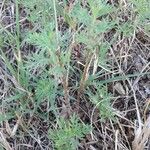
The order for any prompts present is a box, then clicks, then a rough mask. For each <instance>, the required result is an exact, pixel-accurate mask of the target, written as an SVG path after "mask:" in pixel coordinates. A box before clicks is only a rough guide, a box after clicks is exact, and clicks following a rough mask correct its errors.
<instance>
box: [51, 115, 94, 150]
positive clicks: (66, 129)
mask: <svg viewBox="0 0 150 150" xmlns="http://www.w3.org/2000/svg"><path fill="white" fill-rule="evenodd" d="M90 131H91V128H90V126H88V125H85V124H84V123H81V122H80V121H79V118H78V117H77V116H76V115H73V116H72V117H71V118H70V119H69V120H65V119H64V118H60V119H57V127H56V128H55V129H50V130H49V138H50V139H52V140H53V142H54V147H55V149H57V150H63V149H65V150H76V149H77V148H78V146H79V140H82V139H83V138H84V136H85V135H86V134H88V133H89V132H90Z"/></svg>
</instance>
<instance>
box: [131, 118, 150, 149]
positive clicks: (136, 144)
mask: <svg viewBox="0 0 150 150" xmlns="http://www.w3.org/2000/svg"><path fill="white" fill-rule="evenodd" d="M149 137H150V116H149V117H148V119H147V120H146V122H145V123H144V127H143V129H142V131H141V133H140V134H139V136H136V134H135V139H134V141H133V150H144V147H145V144H146V142H147V140H148V138H149Z"/></svg>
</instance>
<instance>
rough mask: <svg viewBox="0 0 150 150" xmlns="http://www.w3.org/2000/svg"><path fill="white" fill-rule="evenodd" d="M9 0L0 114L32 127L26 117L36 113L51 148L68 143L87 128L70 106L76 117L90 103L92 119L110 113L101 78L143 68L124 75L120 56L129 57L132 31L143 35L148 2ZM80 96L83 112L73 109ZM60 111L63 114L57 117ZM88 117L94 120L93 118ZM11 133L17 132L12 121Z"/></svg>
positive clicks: (74, 144) (71, 149) (1, 47)
mask: <svg viewBox="0 0 150 150" xmlns="http://www.w3.org/2000/svg"><path fill="white" fill-rule="evenodd" d="M12 3H13V2H12ZM12 3H11V2H10V1H8V0H4V1H3V3H2V4H3V5H4V6H6V7H7V5H11V4H12ZM13 4H15V5H12V6H11V8H12V10H13V8H15V9H14V10H15V11H14V16H13V17H12V20H14V21H15V22H13V23H12V24H10V25H8V26H6V27H5V24H0V27H1V29H0V59H1V60H0V65H1V61H2V64H4V66H3V67H2V73H4V76H5V75H6V77H3V76H2V79H3V78H4V79H3V80H5V81H6V80H7V84H5V86H6V88H5V89H4V90H3V88H2V90H1V91H2V92H3V91H4V93H5V90H6V89H7V88H8V87H7V86H8V85H9V88H8V93H7V92H6V93H5V94H4V96H3V98H2V100H1V101H0V103H1V106H0V111H1V110H2V113H1V112H0V122H4V125H5V122H7V121H9V120H11V119H12V120H13V119H14V120H17V119H18V118H21V119H20V120H21V121H20V122H19V123H20V124H19V123H18V124H19V125H18V126H21V127H23V126H25V127H26V128H27V129H28V128H30V127H31V128H34V127H33V126H32V121H33V122H34V119H35V118H36V117H37V116H38V119H39V120H40V119H41V122H42V123H43V122H44V123H46V124H47V125H48V126H49V125H50V124H51V123H52V124H54V126H55V128H54V127H51V126H50V129H49V133H46V134H48V137H49V139H50V140H52V141H53V143H54V147H55V149H58V150H61V149H66V150H76V149H77V148H78V147H79V143H80V140H82V139H83V138H84V137H85V135H86V134H88V133H89V132H90V131H91V130H92V129H91V128H89V126H88V125H85V124H84V123H83V122H81V121H80V119H79V118H78V117H77V116H76V115H72V111H73V112H75V113H76V114H77V115H79V116H81V119H82V120H83V121H84V122H86V121H87V120H86V119H87V118H88V117H89V116H90V117H93V115H94V111H95V109H97V110H98V112H99V114H98V115H99V117H98V119H99V118H100V120H97V121H104V120H113V119H114V117H115V115H114V114H115V113H114V111H115V109H113V106H112V105H111V104H112V98H111V97H112V93H111V92H110V90H108V87H107V86H108V84H111V83H112V82H115V81H125V80H127V81H128V80H129V79H130V78H133V77H136V76H138V78H139V77H140V76H142V75H147V74H149V72H148V71H147V72H144V70H142V71H143V72H141V73H135V74H129V75H125V73H123V72H124V71H125V72H126V70H123V69H124V66H123V64H122V63H124V62H125V63H127V60H128V59H130V57H129V56H128V55H130V48H131V49H132V44H133V43H134V42H133V41H134V39H136V33H138V32H139V31H143V32H144V34H145V35H147V36H149V32H150V30H149V26H150V25H149V16H150V14H149V12H150V11H149V8H150V4H149V2H148V0H129V1H117V2H113V3H112V1H105V0H86V1H83V0H79V1H74V2H70V1H67V0H63V1H58V0H44V1H43V0H15V1H14V3H13ZM2 10H3V9H1V10H0V11H2ZM6 10H7V9H6ZM22 10H24V13H23V14H24V15H26V17H25V20H24V21H22V20H21V18H22V16H21V15H22ZM10 12H11V11H10ZM7 13H8V12H7ZM12 14H13V13H12ZM12 14H11V15H12ZM22 25H23V26H22ZM24 26H25V27H24ZM137 44H139V43H137ZM135 45H136V44H135ZM135 45H133V48H134V46H135ZM145 47H148V46H147V45H145ZM135 49H137V47H135ZM147 49H148V48H147ZM120 51H121V52H120ZM131 51H134V49H132V50H131ZM146 55H147V54H146ZM112 56H113V57H112ZM133 58H134V57H132V56H131V59H133ZM130 61H131V60H130ZM118 62H119V63H118ZM142 62H143V63H146V62H147V60H144V59H142ZM129 63H130V62H129ZM127 65H129V64H128V63H127ZM146 67H147V66H146ZM146 67H145V68H146ZM3 68H4V69H3ZM145 68H144V69H145ZM0 69H1V68H0ZM0 71H1V70H0ZM127 72H128V71H127ZM0 77H1V75H0ZM0 79H1V78H0ZM0 81H1V80H0ZM126 90H127V91H128V84H127V85H126ZM1 91H0V92H1ZM113 92H114V91H113ZM0 94H1V93H0ZM83 104H87V105H85V107H88V108H85V109H90V110H89V112H86V113H87V114H86V113H85V112H84V113H85V114H86V115H85V114H84V113H83V114H84V115H85V116H86V117H87V118H86V119H85V118H84V117H83V118H84V119H85V120H84V119H83V118H82V115H80V111H81V110H80V107H82V105H83ZM91 104H92V105H91ZM81 109H82V108H81ZM91 110H92V111H91ZM91 112H92V114H91ZM16 114H17V115H16ZM62 114H63V116H65V117H64V118H67V119H64V118H61V116H62ZM84 115H83V116H84ZM90 117H89V118H90ZM16 118H17V119H16ZM89 118H88V119H89ZM38 119H37V120H38ZM90 119H91V118H90ZM35 120H36V119H35ZM88 121H89V120H88ZM91 121H92V119H91ZM14 122H15V121H14ZM16 122H17V121H16ZM44 123H43V124H44ZM12 124H13V123H12ZM88 124H89V122H88ZM2 125H3V124H2ZM38 125H39V124H37V126H36V127H37V128H38ZM91 125H93V126H94V127H96V128H97V124H95V122H91ZM11 126H12V125H11ZM15 127H16V126H15ZM27 129H25V132H27V133H29V134H30V136H31V138H32V139H35V138H34V136H33V135H32V134H35V137H36V136H37V135H36V134H38V133H34V132H33V131H36V130H37V132H38V129H35V130H32V129H30V130H29V131H27ZM93 130H97V129H95V128H94V129H93ZM98 130H99V129H98ZM30 132H31V133H30ZM17 134H18V135H19V136H20V135H22V130H21V131H20V128H18V132H17ZM40 134H41V133H40ZM46 137H47V135H46ZM96 138H97V137H96ZM104 141H105V140H104ZM36 142H37V143H38V144H39V143H40V142H38V140H37V141H36ZM39 145H40V144H39ZM104 145H107V144H104ZM40 148H41V145H40Z"/></svg>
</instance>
